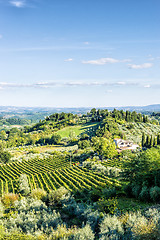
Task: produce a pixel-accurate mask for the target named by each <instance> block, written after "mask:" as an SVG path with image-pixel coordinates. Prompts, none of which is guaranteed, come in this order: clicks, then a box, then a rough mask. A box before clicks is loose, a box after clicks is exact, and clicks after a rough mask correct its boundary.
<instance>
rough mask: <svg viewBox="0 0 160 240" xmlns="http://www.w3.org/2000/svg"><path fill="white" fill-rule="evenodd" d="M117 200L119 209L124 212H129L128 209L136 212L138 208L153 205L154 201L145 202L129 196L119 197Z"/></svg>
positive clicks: (142, 208) (141, 208)
mask: <svg viewBox="0 0 160 240" xmlns="http://www.w3.org/2000/svg"><path fill="white" fill-rule="evenodd" d="M117 202H118V209H119V210H120V211H122V212H128V211H131V212H134V211H138V210H144V209H146V208H148V207H151V206H152V205H153V203H145V202H141V201H139V200H136V199H135V198H127V197H120V198H117Z"/></svg>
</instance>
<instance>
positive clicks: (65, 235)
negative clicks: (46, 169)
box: [49, 225, 76, 240]
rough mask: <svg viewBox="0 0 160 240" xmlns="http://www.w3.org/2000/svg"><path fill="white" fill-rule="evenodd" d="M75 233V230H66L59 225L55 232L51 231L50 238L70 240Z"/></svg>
mask: <svg viewBox="0 0 160 240" xmlns="http://www.w3.org/2000/svg"><path fill="white" fill-rule="evenodd" d="M75 231H76V228H69V229H67V228H66V226H65V225H59V226H58V227H57V229H56V230H53V231H52V233H51V235H50V238H49V239H53V240H59V239H61V240H68V239H69V238H72V236H73V235H74V233H75Z"/></svg>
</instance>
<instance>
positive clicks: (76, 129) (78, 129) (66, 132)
mask: <svg viewBox="0 0 160 240" xmlns="http://www.w3.org/2000/svg"><path fill="white" fill-rule="evenodd" d="M98 125H99V122H94V123H86V124H82V125H77V126H72V127H66V128H63V129H61V130H59V131H58V132H57V133H58V134H59V135H60V136H61V137H62V138H65V137H70V136H75V137H77V136H79V135H80V134H81V133H89V132H90V131H92V129H94V128H96V127H97V126H98Z"/></svg>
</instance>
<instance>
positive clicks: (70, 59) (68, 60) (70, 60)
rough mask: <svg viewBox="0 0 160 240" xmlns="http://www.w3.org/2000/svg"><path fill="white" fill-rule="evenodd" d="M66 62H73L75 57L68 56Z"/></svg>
mask: <svg viewBox="0 0 160 240" xmlns="http://www.w3.org/2000/svg"><path fill="white" fill-rule="evenodd" d="M64 61H65V62H72V61H73V58H68V59H66V60H64Z"/></svg>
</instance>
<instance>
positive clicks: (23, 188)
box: [19, 174, 30, 196]
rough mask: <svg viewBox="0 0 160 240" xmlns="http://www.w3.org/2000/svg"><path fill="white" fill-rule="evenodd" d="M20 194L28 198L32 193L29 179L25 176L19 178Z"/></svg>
mask: <svg viewBox="0 0 160 240" xmlns="http://www.w3.org/2000/svg"><path fill="white" fill-rule="evenodd" d="M19 192H20V194H22V195H24V196H26V195H28V194H29V193H30V187H29V183H28V178H27V176H26V175H25V174H21V175H20V178H19Z"/></svg>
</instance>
